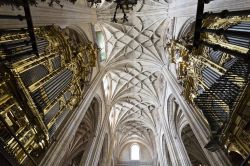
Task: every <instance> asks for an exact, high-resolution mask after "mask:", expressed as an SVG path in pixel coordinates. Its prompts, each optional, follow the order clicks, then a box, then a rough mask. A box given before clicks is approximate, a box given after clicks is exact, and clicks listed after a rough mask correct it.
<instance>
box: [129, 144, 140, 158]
mask: <svg viewBox="0 0 250 166" xmlns="http://www.w3.org/2000/svg"><path fill="white" fill-rule="evenodd" d="M130 155H131V160H140V146H139V145H138V144H133V145H132V146H131V148H130Z"/></svg>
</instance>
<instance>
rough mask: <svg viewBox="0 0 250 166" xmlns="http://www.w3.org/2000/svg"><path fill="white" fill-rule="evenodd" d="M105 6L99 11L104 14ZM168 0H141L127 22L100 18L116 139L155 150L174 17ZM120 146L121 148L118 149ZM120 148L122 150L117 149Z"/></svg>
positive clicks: (108, 98)
mask: <svg viewBox="0 0 250 166" xmlns="http://www.w3.org/2000/svg"><path fill="white" fill-rule="evenodd" d="M107 8H113V6H112V5H107V6H102V7H101V9H100V10H99V14H100V13H103V15H105V12H106V15H107V13H108V12H109V11H108V10H106V9H107ZM167 9H168V4H167V3H166V2H165V1H158V2H156V1H151V0H145V1H140V2H139V3H138V5H137V6H136V7H135V9H134V11H133V12H131V13H129V19H130V22H129V23H128V24H127V25H121V24H114V23H110V22H109V21H105V18H104V17H101V18H99V20H101V21H100V22H99V24H100V26H101V29H102V31H103V33H104V35H105V38H106V53H107V59H106V62H105V68H106V70H107V74H106V76H105V77H104V84H105V85H104V87H105V93H106V98H107V101H108V104H109V105H110V106H111V114H110V123H111V127H112V131H113V134H114V136H116V144H117V146H118V147H122V146H124V145H125V144H127V143H129V142H140V143H143V144H145V145H146V147H147V148H149V150H150V151H151V152H152V153H153V151H154V149H155V148H154V146H155V145H154V139H152V138H153V135H154V134H156V123H157V122H156V121H155V119H156V117H154V115H155V112H156V111H157V109H158V108H159V106H160V105H161V103H162V98H163V95H164V94H163V93H164V90H165V88H166V87H165V80H164V77H163V74H162V71H161V70H162V67H163V66H164V65H165V64H166V63H167V58H166V55H165V53H164V46H165V40H166V32H168V28H169V27H170V26H169V23H170V20H169V19H168V17H167ZM120 150H121V149H120ZM118 151H119V150H118Z"/></svg>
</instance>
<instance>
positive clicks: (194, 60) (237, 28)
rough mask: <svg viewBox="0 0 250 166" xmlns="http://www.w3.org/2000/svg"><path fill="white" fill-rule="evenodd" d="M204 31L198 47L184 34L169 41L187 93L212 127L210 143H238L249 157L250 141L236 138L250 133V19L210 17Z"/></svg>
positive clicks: (209, 146)
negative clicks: (247, 129) (183, 37)
mask: <svg viewBox="0 0 250 166" xmlns="http://www.w3.org/2000/svg"><path fill="white" fill-rule="evenodd" d="M200 32H201V34H200V40H199V41H198V42H199V44H198V47H193V46H192V45H191V43H189V42H187V41H181V40H172V41H171V43H170V44H169V48H170V49H169V54H170V58H171V61H172V63H175V64H176V70H177V77H178V80H179V83H180V84H181V85H182V87H183V93H182V95H183V96H184V98H185V99H186V100H187V101H188V102H189V103H190V104H192V105H193V106H194V107H196V108H197V109H199V110H201V112H202V114H203V115H204V117H205V119H206V120H207V122H208V124H209V126H210V128H211V131H212V138H211V141H210V142H209V143H208V144H207V146H206V148H207V149H209V150H211V151H215V150H217V149H218V148H219V147H221V146H224V145H226V146H227V147H228V148H229V146H228V145H229V144H230V145H232V144H234V145H236V144H238V145H237V146H238V147H240V148H239V151H242V154H243V156H245V157H246V156H247V155H248V153H249V152H250V149H249V143H246V142H245V143H242V142H241V143H239V142H234V143H232V141H231V140H233V139H234V140H238V139H237V138H239V137H240V136H239V135H241V133H243V132H244V133H245V139H248V140H249V138H250V133H247V132H245V131H244V127H245V126H246V125H247V123H248V122H249V120H250V116H249V114H248V115H247V116H245V115H246V113H244V110H246V109H245V108H246V107H248V106H247V102H248V100H249V92H248V91H249V78H250V77H249V74H250V61H249V58H250V56H249V52H250V51H249V48H250V38H249V35H248V34H249V32H250V19H249V17H246V16H233V17H223V18H219V17H213V16H211V17H207V18H206V19H204V20H203V22H202V28H201V29H200ZM189 41H190V40H189ZM236 121H237V122H236ZM232 138H233V139H232ZM241 139H242V138H241Z"/></svg>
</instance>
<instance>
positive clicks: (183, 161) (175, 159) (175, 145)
mask: <svg viewBox="0 0 250 166" xmlns="http://www.w3.org/2000/svg"><path fill="white" fill-rule="evenodd" d="M159 115H160V120H161V123H162V128H163V130H164V135H165V138H166V142H167V146H168V151H169V152H171V153H170V159H171V163H172V165H173V166H174V165H183V166H188V165H191V162H190V160H189V157H188V155H187V153H186V151H185V148H184V147H182V146H183V144H181V140H180V138H179V135H178V133H177V130H176V129H174V127H170V124H168V123H167V120H166V118H165V115H164V114H163V111H159Z"/></svg>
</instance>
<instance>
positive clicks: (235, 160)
mask: <svg viewBox="0 0 250 166" xmlns="http://www.w3.org/2000/svg"><path fill="white" fill-rule="evenodd" d="M229 158H230V160H231V162H232V164H233V166H236V165H241V164H242V162H243V161H244V158H243V157H242V156H241V155H240V154H239V153H238V152H234V151H231V152H229Z"/></svg>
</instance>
